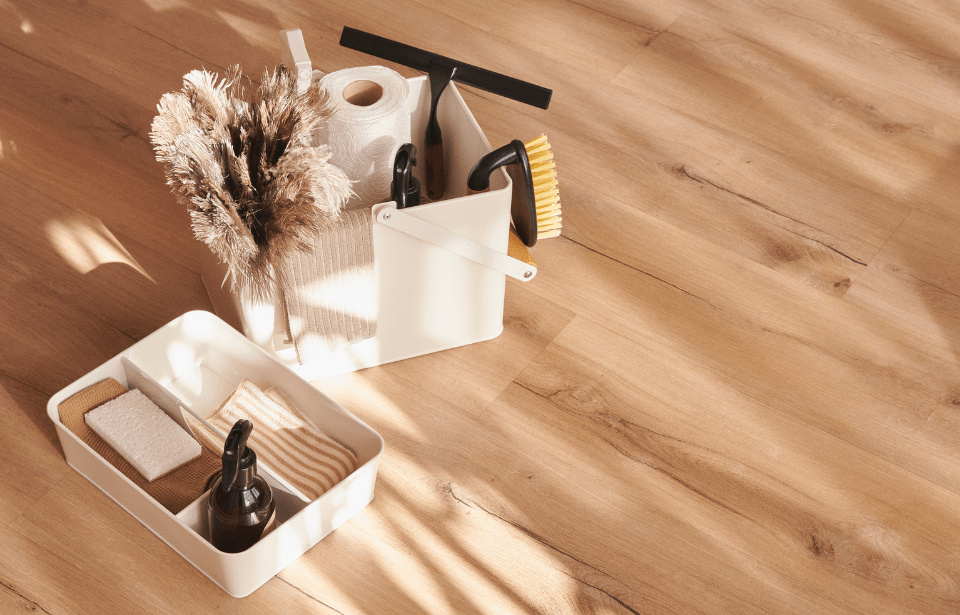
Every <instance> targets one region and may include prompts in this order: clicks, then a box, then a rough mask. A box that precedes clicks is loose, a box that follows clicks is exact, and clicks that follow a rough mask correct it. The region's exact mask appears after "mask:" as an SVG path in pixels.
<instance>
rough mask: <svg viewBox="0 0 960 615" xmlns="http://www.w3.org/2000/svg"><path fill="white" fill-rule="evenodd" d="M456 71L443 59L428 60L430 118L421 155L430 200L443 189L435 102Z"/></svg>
mask: <svg viewBox="0 0 960 615" xmlns="http://www.w3.org/2000/svg"><path fill="white" fill-rule="evenodd" d="M456 72H457V67H456V66H454V65H452V64H448V63H447V62H444V61H443V60H436V59H434V60H431V61H430V119H429V120H428V121H427V132H426V135H425V136H424V143H423V157H424V165H425V168H424V175H425V179H426V183H427V197H428V198H429V199H430V200H431V201H439V200H440V199H442V198H443V192H444V190H445V185H444V169H443V133H441V132H440V123H439V122H438V121H437V104H438V103H439V102H440V95H441V94H443V91H444V90H445V89H447V85H448V84H449V83H450V80H451V79H453V75H454V74H455V73H456Z"/></svg>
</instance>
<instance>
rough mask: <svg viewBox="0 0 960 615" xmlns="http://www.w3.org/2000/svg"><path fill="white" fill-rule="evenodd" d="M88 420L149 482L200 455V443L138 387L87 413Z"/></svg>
mask: <svg viewBox="0 0 960 615" xmlns="http://www.w3.org/2000/svg"><path fill="white" fill-rule="evenodd" d="M84 420H85V421H86V423H87V425H89V426H90V429H92V430H93V431H95V432H96V434H97V435H98V436H100V437H101V438H103V439H104V440H105V441H106V442H107V444H109V445H110V446H111V447H113V450H115V451H117V452H118V453H119V454H120V456H121V457H123V458H124V459H126V460H127V461H128V462H130V465H132V466H133V467H135V468H136V469H137V471H138V472H140V474H142V475H143V477H144V478H146V479H147V481H152V480H154V479H156V478H160V477H161V476H163V475H164V474H167V473H168V472H170V471H171V470H174V469H176V468H178V467H179V466H181V465H183V464H185V463H186V462H188V461H190V460H192V459H195V458H197V457H199V456H200V451H201V448H200V443H199V442H197V441H196V440H194V439H193V438H192V437H190V434H188V433H187V432H186V431H184V430H183V428H182V427H180V425H178V424H177V423H176V421H174V420H173V419H172V418H170V417H169V416H167V413H166V412H164V411H163V410H161V409H160V408H159V407H158V406H157V405H156V404H155V403H153V402H152V401H150V399H149V398H147V396H146V395H144V394H143V393H141V392H140V391H139V390H137V389H133V390H131V391H129V392H127V393H124V394H123V395H120V396H119V397H116V398H114V399H111V400H110V401H108V402H107V403H105V404H103V405H102V406H99V407H98V408H94V409H93V410H91V411H90V412H87V413H86V414H85V415H84Z"/></svg>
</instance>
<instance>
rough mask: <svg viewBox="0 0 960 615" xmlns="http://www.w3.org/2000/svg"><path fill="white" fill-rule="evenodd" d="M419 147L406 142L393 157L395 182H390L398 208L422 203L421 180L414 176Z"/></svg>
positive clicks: (391, 193) (392, 196)
mask: <svg viewBox="0 0 960 615" xmlns="http://www.w3.org/2000/svg"><path fill="white" fill-rule="evenodd" d="M416 156H417V149H416V148H415V147H414V146H413V144H412V143H404V144H403V145H401V146H400V149H399V150H398V151H397V155H396V157H395V158H394V159H393V182H392V183H391V184H390V200H392V201H394V202H396V204H397V209H403V208H405V207H416V206H417V205H419V204H420V182H419V181H418V180H417V178H416V177H414V176H413V167H415V166H416V165H417V158H416Z"/></svg>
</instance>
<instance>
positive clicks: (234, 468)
mask: <svg viewBox="0 0 960 615" xmlns="http://www.w3.org/2000/svg"><path fill="white" fill-rule="evenodd" d="M251 433H253V423H251V422H250V421H248V420H246V419H240V420H239V421H237V422H236V423H234V425H233V428H232V429H231V430H230V433H229V434H227V440H226V442H224V443H223V481H222V484H223V490H224V491H230V490H231V489H233V486H234V483H235V482H236V481H237V476H238V475H239V474H240V470H241V469H247V468H249V467H250V466H251V465H253V464H255V463H256V462H257V455H256V453H254V452H253V449H252V448H247V439H249V438H250V434H251Z"/></svg>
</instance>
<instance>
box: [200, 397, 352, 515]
mask: <svg viewBox="0 0 960 615" xmlns="http://www.w3.org/2000/svg"><path fill="white" fill-rule="evenodd" d="M186 418H187V421H188V422H189V423H190V427H191V428H192V429H193V431H194V433H195V434H196V436H197V439H198V440H200V442H201V443H202V444H203V445H204V446H206V447H207V448H209V449H211V450H213V451H217V452H218V453H220V454H222V453H223V439H222V438H220V437H218V436H217V435H216V434H214V433H213V432H211V431H210V430H209V429H207V428H206V427H205V426H204V425H203V424H201V423H200V422H199V421H196V420H195V419H193V418H192V417H190V416H187V417H186ZM240 419H247V420H248V421H251V422H252V423H253V433H252V434H251V435H250V439H249V440H248V441H247V444H248V446H250V448H252V449H253V450H254V451H255V452H256V453H257V459H259V460H260V461H262V462H263V463H264V464H265V465H266V466H268V467H269V468H270V469H271V470H273V471H274V472H275V473H277V474H279V475H280V478H282V479H284V480H285V481H287V482H288V483H290V485H291V486H293V487H294V488H295V489H297V490H298V491H300V493H301V494H302V495H303V496H305V497H306V498H307V500H308V501H313V500H315V499H317V498H318V497H320V496H321V495H322V494H324V493H325V492H326V491H328V490H329V489H331V488H332V487H333V486H334V485H336V484H337V483H339V482H340V481H342V480H343V479H344V478H346V477H347V476H348V475H349V474H351V473H352V472H353V471H354V470H355V469H357V466H358V465H360V463H359V460H358V459H357V456H356V455H355V454H354V453H353V451H351V450H350V449H348V448H346V447H345V446H343V445H342V444H340V443H339V442H336V441H335V440H333V439H331V438H330V437H329V436H327V435H326V434H325V433H323V432H322V431H320V430H319V429H317V428H316V427H314V426H313V425H312V424H311V423H310V422H309V421H307V420H306V419H304V418H303V415H302V414H300V412H299V411H298V410H297V408H296V407H295V406H294V405H293V404H292V403H290V401H289V400H288V399H287V398H286V397H284V396H283V394H282V393H280V391H278V390H277V389H275V388H272V387H271V388H268V389H267V390H266V391H263V390H261V389H260V388H259V387H258V386H257V385H255V384H254V383H252V382H251V381H249V380H247V379H244V380H243V381H242V382H241V383H240V385H239V386H237V388H236V390H235V391H234V392H233V393H232V394H231V395H230V397H228V398H227V400H226V401H225V402H224V403H223V404H222V405H221V406H220V408H219V409H217V411H216V412H215V413H214V414H213V415H212V416H210V417H209V418H208V419H207V420H208V421H209V422H210V423H211V424H212V425H213V426H214V427H216V428H217V429H219V430H220V431H222V432H224V433H230V429H231V428H232V427H233V425H234V424H235V423H236V422H237V421H238V420H240Z"/></svg>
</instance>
